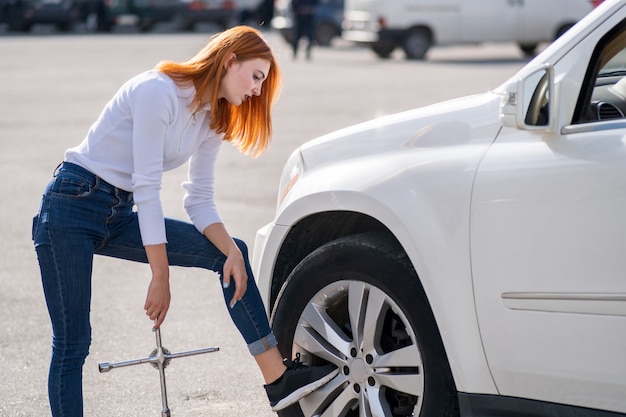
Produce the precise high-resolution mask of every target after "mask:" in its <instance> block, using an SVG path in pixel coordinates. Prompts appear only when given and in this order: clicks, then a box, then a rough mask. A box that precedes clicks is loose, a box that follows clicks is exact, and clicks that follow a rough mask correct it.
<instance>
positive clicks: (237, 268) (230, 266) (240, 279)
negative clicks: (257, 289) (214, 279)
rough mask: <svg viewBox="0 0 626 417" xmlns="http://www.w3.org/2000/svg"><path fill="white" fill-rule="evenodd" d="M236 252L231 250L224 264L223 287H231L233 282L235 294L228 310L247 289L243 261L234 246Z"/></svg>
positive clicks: (246, 277) (246, 276) (246, 275)
mask: <svg viewBox="0 0 626 417" xmlns="http://www.w3.org/2000/svg"><path fill="white" fill-rule="evenodd" d="M235 248H236V250H232V251H231V253H229V254H228V256H227V257H226V262H224V275H223V277H224V278H223V279H224V286H225V288H227V287H228V286H229V285H231V284H232V283H231V279H232V280H234V281H235V293H234V294H233V298H232V299H231V300H230V308H233V307H234V306H235V303H236V302H237V301H239V299H241V297H243V295H244V294H245V292H246V289H247V287H248V274H247V273H246V266H245V263H244V261H243V255H242V254H241V251H240V250H239V248H237V247H236V246H235Z"/></svg>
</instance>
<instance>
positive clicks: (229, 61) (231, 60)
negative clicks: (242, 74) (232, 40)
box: [224, 52, 237, 70]
mask: <svg viewBox="0 0 626 417" xmlns="http://www.w3.org/2000/svg"><path fill="white" fill-rule="evenodd" d="M235 61H237V55H235V53H234V52H233V53H231V54H230V55H228V58H226V61H224V69H225V70H227V69H229V68H230V66H231V65H233V63H234V62H235Z"/></svg>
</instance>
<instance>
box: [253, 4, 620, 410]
mask: <svg viewBox="0 0 626 417" xmlns="http://www.w3.org/2000/svg"><path fill="white" fill-rule="evenodd" d="M624 114H626V1H624V0H607V1H605V2H604V3H603V4H602V5H600V6H599V7H598V8H596V9H595V10H593V11H592V12H591V13H590V14H589V15H588V16H586V17H584V18H583V19H582V21H581V22H580V23H578V24H577V25H575V26H574V27H573V28H571V29H570V30H569V31H567V32H566V33H565V34H563V35H562V36H561V37H560V38H559V39H557V40H556V41H555V42H554V43H552V44H551V45H549V46H548V47H547V48H546V49H545V50H544V51H543V52H541V53H540V54H539V55H538V56H537V57H535V59H533V60H532V61H531V62H530V63H528V64H527V65H526V66H525V67H524V68H523V69H521V70H520V71H519V72H518V73H517V74H515V75H514V76H513V77H511V78H510V79H509V80H508V81H506V82H505V83H504V84H503V85H502V86H500V87H498V88H497V89H495V90H494V91H492V92H488V93H484V94H479V95H474V96H471V97H466V98H461V99H457V100H452V101H448V102H445V103H440V104H436V105H432V106H427V107H424V108H419V109H414V110H410V111H407V112H403V113H399V114H395V115H390V116H386V117H383V118H380V119H377V120H373V121H370V122H365V123H362V124H359V125H356V126H352V127H348V128H345V129H342V130H340V131H337V132H334V133H330V134H328V135H325V136H322V137H320V138H317V139H315V140H312V141H310V142H308V143H306V144H304V145H303V146H301V147H300V148H299V149H297V150H296V151H295V152H294V153H293V154H292V155H291V157H290V158H289V159H288V161H287V163H286V165H285V167H284V170H283V174H282V178H281V181H280V186H279V192H278V195H279V199H278V205H277V210H276V216H275V219H274V221H273V222H272V223H270V224H268V225H267V226H265V227H263V228H262V229H260V230H259V231H258V233H257V238H256V241H255V246H254V250H253V254H254V258H253V268H254V272H255V275H256V277H257V278H258V280H259V281H258V285H259V289H260V292H261V294H262V297H263V299H264V302H265V303H266V306H267V308H268V311H269V312H271V323H272V326H273V329H275V331H276V333H277V338H278V340H281V341H282V343H283V344H282V345H281V346H280V348H281V350H282V354H283V355H284V356H285V357H293V356H295V355H296V353H299V354H300V356H301V358H302V360H303V361H304V362H305V363H308V364H312V365H321V364H326V363H332V364H334V365H336V366H337V367H338V368H339V370H340V373H339V374H338V375H337V376H336V377H335V378H334V379H333V380H331V381H330V382H329V383H328V384H327V385H325V386H323V387H322V388H320V389H318V390H317V391H315V392H314V393H312V394H311V395H309V396H307V397H304V398H303V399H302V400H301V401H300V402H299V404H298V405H297V406H295V407H293V408H289V409H287V410H285V411H283V412H281V413H279V414H280V415H281V416H282V417H284V416H302V415H304V416H307V417H309V416H319V415H329V416H331V415H332V416H334V417H344V416H354V417H357V416H394V417H396V416H416V417H427V416H428V417H429V416H447V417H451V416H459V415H460V416H496V415H497V416H501V417H505V416H522V415H524V416H533V417H547V416H574V415H575V416H579V417H583V416H587V417H591V416H593V417H600V416H601V417H609V416H610V417H618V416H626V396H624V393H626V378H625V375H626V360H624V358H625V356H624V352H625V346H626V279H624V271H625V270H626V257H624V254H623V252H624V248H625V247H626V215H625V213H626V119H625V118H624Z"/></svg>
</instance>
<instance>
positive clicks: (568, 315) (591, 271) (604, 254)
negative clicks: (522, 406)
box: [470, 22, 626, 412]
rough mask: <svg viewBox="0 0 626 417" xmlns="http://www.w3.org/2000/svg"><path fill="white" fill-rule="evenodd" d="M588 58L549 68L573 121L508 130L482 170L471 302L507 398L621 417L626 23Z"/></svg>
mask: <svg viewBox="0 0 626 417" xmlns="http://www.w3.org/2000/svg"><path fill="white" fill-rule="evenodd" d="M577 47H582V46H581V45H578V46H577ZM592 47H593V45H592ZM592 49H593V48H592ZM587 56H588V57H589V59H588V60H585V61H583V60H579V61H576V62H572V60H569V61H568V60H567V59H564V62H557V63H556V64H555V65H554V73H555V80H556V81H555V83H556V87H555V88H554V90H550V92H549V93H548V94H546V97H545V98H546V100H547V101H549V100H550V97H549V95H550V94H553V95H557V94H558V95H559V97H560V98H568V97H570V98H573V100H577V104H576V105H575V106H574V105H570V106H567V105H565V104H564V103H561V105H562V107H570V108H572V109H574V111H573V112H571V113H572V114H570V115H569V119H568V120H564V121H563V122H562V123H560V125H559V126H558V127H557V129H556V130H557V131H556V132H554V133H546V132H545V131H544V133H533V131H529V130H521V129H513V128H503V130H502V132H501V134H500V135H499V136H498V138H497V140H496V141H495V142H494V144H493V145H492V147H491V148H490V150H489V151H488V153H487V155H486V156H485V158H484V160H483V162H482V163H481V165H480V167H479V170H478V172H477V175H476V180H475V186H474V192H473V199H472V206H471V230H470V233H471V239H470V240H471V259H472V274H473V283H474V291H475V302H476V311H477V315H478V318H479V325H480V329H481V336H482V339H483V343H484V348H485V353H486V357H487V360H488V363H489V367H490V369H491V372H492V375H493V378H494V381H495V382H496V385H497V388H498V391H499V393H500V394H501V395H504V396H510V397H522V398H530V399H538V400H542V401H550V402H555V403H566V404H572V405H578V406H582V407H590V408H598V409H605V410H612V411H619V412H626V399H625V398H624V395H623V394H624V393H625V392H626V378H625V377H624V375H626V360H625V357H626V356H625V352H626V277H625V273H626V272H625V271H626V252H625V251H626V121H625V119H624V118H623V113H626V86H622V84H624V83H626V78H625V77H624V76H625V74H626V58H625V57H626V22H620V23H619V24H618V25H617V26H616V27H615V29H614V30H611V31H609V32H607V35H606V36H603V37H602V38H601V40H600V41H598V45H597V47H596V49H595V52H593V53H591V52H589V54H588V55H587ZM575 66H583V67H581V68H576V67H575ZM619 80H623V81H621V82H619ZM573 89H575V90H573ZM601 103H605V104H606V103H610V104H611V105H612V106H613V107H611V108H609V110H610V111H606V110H602V108H603V107H604V106H605V104H601ZM557 106H558V105H557ZM599 118H602V119H606V118H609V119H610V120H598V119H599Z"/></svg>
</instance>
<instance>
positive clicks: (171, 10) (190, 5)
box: [80, 0, 237, 32]
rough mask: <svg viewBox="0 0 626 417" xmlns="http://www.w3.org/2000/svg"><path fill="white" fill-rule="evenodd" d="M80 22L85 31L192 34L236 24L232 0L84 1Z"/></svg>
mask: <svg viewBox="0 0 626 417" xmlns="http://www.w3.org/2000/svg"><path fill="white" fill-rule="evenodd" d="M82 4H83V6H82V7H81V8H80V9H81V16H82V18H81V20H83V21H84V23H85V26H86V27H87V30H89V31H102V32H108V31H111V30H113V29H114V28H115V27H121V26H130V27H137V28H138V29H139V30H141V31H148V30H150V29H152V28H153V27H154V26H155V25H157V24H159V23H171V24H172V25H173V27H174V29H176V30H184V31H187V30H194V29H195V28H196V25H198V24H201V23H211V24H215V25H217V26H218V27H219V28H220V30H223V29H227V28H229V27H231V26H233V25H235V24H236V22H237V12H236V10H235V8H234V3H233V1H232V0H95V1H87V2H85V1H83V3H82Z"/></svg>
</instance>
